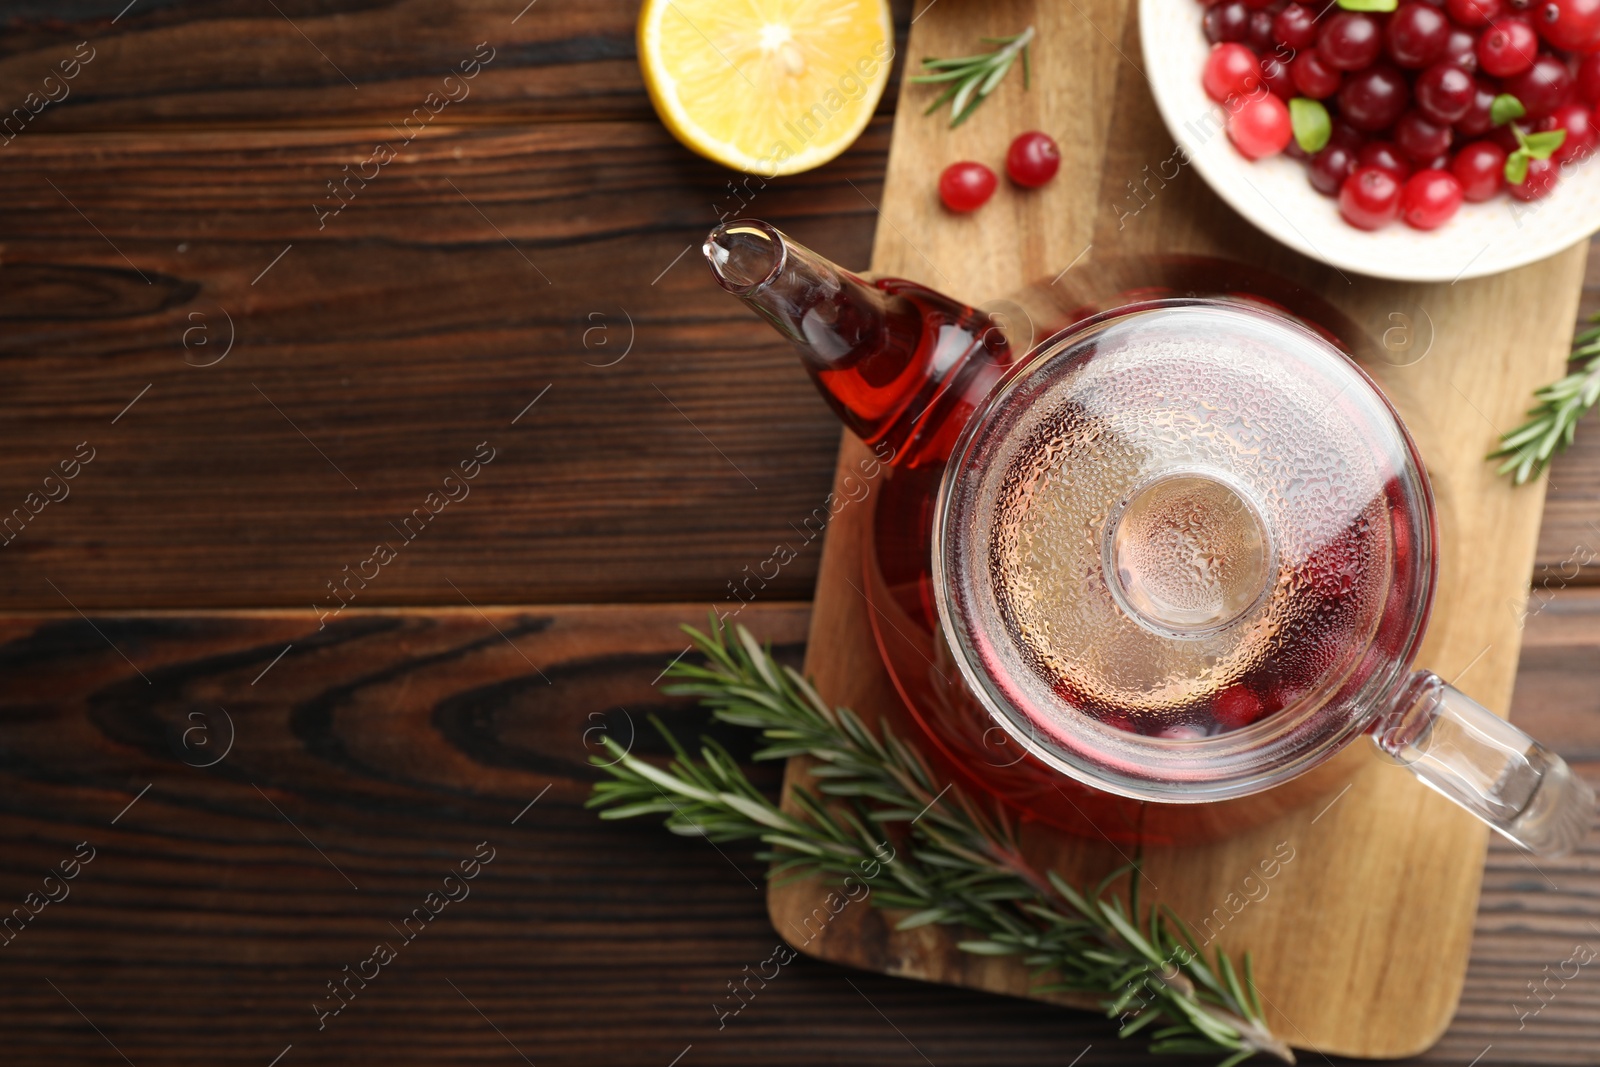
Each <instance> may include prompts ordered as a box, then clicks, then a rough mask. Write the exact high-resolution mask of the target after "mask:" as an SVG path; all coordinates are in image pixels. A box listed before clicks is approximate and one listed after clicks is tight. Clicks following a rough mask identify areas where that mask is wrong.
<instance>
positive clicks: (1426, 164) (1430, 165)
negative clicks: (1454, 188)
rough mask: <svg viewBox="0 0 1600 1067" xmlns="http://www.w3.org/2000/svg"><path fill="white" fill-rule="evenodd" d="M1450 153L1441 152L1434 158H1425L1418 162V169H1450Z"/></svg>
mask: <svg viewBox="0 0 1600 1067" xmlns="http://www.w3.org/2000/svg"><path fill="white" fill-rule="evenodd" d="M1449 169H1450V153H1449V152H1441V153H1439V154H1438V155H1436V156H1434V157H1433V158H1432V159H1425V160H1423V161H1422V162H1421V163H1418V164H1417V170H1449Z"/></svg>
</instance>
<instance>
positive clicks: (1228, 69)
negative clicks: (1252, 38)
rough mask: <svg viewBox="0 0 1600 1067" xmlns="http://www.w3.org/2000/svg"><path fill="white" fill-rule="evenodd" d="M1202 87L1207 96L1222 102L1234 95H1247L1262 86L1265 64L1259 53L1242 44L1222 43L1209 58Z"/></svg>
mask: <svg viewBox="0 0 1600 1067" xmlns="http://www.w3.org/2000/svg"><path fill="white" fill-rule="evenodd" d="M1200 84H1201V85H1203V86H1205V90H1206V95H1207V96H1209V97H1211V99H1213V100H1216V101H1219V102H1222V101H1226V100H1227V99H1228V98H1229V97H1231V96H1244V95H1246V94H1247V93H1252V92H1254V91H1255V88H1256V86H1258V85H1260V84H1261V64H1260V63H1258V62H1257V61H1256V54H1255V53H1254V52H1252V51H1250V49H1248V48H1246V47H1245V46H1244V45H1242V44H1233V43H1231V42H1230V43H1226V44H1219V45H1215V46H1213V47H1212V49H1211V54H1210V55H1209V56H1207V57H1206V66H1205V70H1204V71H1203V72H1202V73H1201V75H1200Z"/></svg>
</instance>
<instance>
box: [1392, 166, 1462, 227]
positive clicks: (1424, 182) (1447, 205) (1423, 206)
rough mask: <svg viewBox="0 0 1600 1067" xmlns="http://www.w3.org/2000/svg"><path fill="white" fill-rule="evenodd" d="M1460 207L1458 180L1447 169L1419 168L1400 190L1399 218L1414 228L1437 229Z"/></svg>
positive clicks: (1459, 184)
mask: <svg viewBox="0 0 1600 1067" xmlns="http://www.w3.org/2000/svg"><path fill="white" fill-rule="evenodd" d="M1460 207H1461V183H1460V182H1458V181H1457V180H1456V176H1455V175H1454V174H1451V173H1450V172H1449V171H1447V170H1419V171H1417V173H1415V174H1413V175H1412V176H1411V177H1410V178H1408V179H1406V184H1405V185H1404V186H1403V187H1402V188H1401V190H1400V218H1401V219H1402V220H1404V222H1405V224H1406V225H1407V226H1410V227H1411V228H1412V229H1416V230H1437V229H1438V228H1439V227H1440V226H1443V225H1444V224H1445V223H1447V222H1449V221H1450V216H1452V215H1454V214H1455V213H1456V211H1457V210H1458V209H1459V208H1460Z"/></svg>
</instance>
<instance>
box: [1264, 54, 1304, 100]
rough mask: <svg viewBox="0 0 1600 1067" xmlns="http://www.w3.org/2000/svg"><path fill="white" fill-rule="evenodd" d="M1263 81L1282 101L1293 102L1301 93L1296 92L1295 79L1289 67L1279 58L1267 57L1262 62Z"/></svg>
mask: <svg viewBox="0 0 1600 1067" xmlns="http://www.w3.org/2000/svg"><path fill="white" fill-rule="evenodd" d="M1261 80H1262V81H1264V82H1266V83H1267V88H1268V89H1271V90H1272V93H1273V95H1274V96H1276V97H1278V98H1279V99H1280V100H1292V99H1293V98H1294V97H1296V96H1298V95H1299V93H1298V92H1296V90H1295V85H1294V78H1293V77H1292V76H1291V75H1290V74H1289V67H1288V65H1287V64H1285V63H1284V61H1283V60H1281V59H1279V58H1278V57H1277V56H1267V57H1266V58H1265V59H1263V60H1262V61H1261Z"/></svg>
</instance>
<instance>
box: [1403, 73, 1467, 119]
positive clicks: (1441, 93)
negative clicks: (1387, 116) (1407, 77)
mask: <svg viewBox="0 0 1600 1067" xmlns="http://www.w3.org/2000/svg"><path fill="white" fill-rule="evenodd" d="M1476 88H1477V87H1476V86H1475V85H1474V84H1473V82H1472V75H1470V74H1468V73H1467V72H1466V71H1464V70H1462V69H1461V68H1460V67H1453V66H1451V65H1450V64H1448V63H1435V64H1434V65H1433V66H1431V67H1429V68H1428V69H1427V70H1425V71H1423V72H1422V73H1421V74H1419V75H1417V80H1416V81H1415V82H1414V83H1413V84H1412V86H1411V92H1412V94H1413V95H1414V96H1415V97H1416V100H1417V110H1418V111H1420V112H1422V113H1423V114H1424V115H1426V116H1427V117H1428V118H1430V119H1432V120H1433V121H1434V122H1438V123H1442V124H1444V125H1446V126H1448V125H1450V124H1451V123H1453V122H1458V121H1460V119H1461V117H1462V116H1463V115H1465V114H1466V113H1467V110H1468V109H1469V108H1471V107H1472V97H1473V92H1474V90H1475V89H1476Z"/></svg>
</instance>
